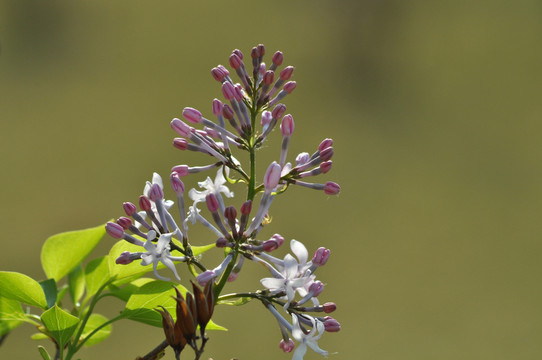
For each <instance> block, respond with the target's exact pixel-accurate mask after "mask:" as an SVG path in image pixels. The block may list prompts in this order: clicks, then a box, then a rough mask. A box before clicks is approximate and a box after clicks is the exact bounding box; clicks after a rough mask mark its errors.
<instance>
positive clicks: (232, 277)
mask: <svg viewBox="0 0 542 360" xmlns="http://www.w3.org/2000/svg"><path fill="white" fill-rule="evenodd" d="M238 276H239V273H236V272H233V271H232V272H231V273H230V275H229V276H228V282H234V281H235V280H237V277H238Z"/></svg>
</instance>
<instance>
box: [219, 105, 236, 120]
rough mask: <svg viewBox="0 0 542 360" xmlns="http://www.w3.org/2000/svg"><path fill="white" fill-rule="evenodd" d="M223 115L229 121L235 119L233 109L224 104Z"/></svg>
mask: <svg viewBox="0 0 542 360" xmlns="http://www.w3.org/2000/svg"><path fill="white" fill-rule="evenodd" d="M222 115H224V117H225V118H226V119H228V120H232V119H233V109H232V108H231V106H229V105H228V104H224V109H223V110H222Z"/></svg>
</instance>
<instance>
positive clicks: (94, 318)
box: [81, 314, 111, 347]
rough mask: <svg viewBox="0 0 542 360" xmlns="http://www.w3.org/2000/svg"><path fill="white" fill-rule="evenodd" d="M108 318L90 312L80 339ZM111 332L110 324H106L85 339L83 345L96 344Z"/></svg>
mask: <svg viewBox="0 0 542 360" xmlns="http://www.w3.org/2000/svg"><path fill="white" fill-rule="evenodd" d="M108 320H109V319H108V318H106V317H105V316H103V315H100V314H92V315H90V317H89V318H88V321H87V324H86V325H85V329H84V330H83V334H82V335H81V339H85V338H86V337H87V336H88V335H89V334H90V333H91V332H93V331H94V330H95V329H96V328H97V327H98V326H100V325H102V324H103V323H105V322H107V321H108ZM110 334H111V324H108V325H106V326H104V327H103V328H101V329H100V330H98V331H97V332H96V333H95V334H94V335H92V336H91V337H90V338H89V339H88V340H87V341H85V346H87V347H88V346H92V345H95V344H98V343H100V342H102V341H104V340H105V339H107V338H108V337H109V335H110Z"/></svg>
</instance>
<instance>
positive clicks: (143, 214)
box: [134, 173, 173, 229]
mask: <svg viewBox="0 0 542 360" xmlns="http://www.w3.org/2000/svg"><path fill="white" fill-rule="evenodd" d="M153 184H158V186H160V188H161V189H162V192H164V182H163V181H162V177H161V176H160V174H158V173H153V174H152V182H151V181H147V182H146V183H145V187H144V188H143V195H145V196H146V197H150V193H151V187H152V185H153ZM162 201H163V202H164V208H165V209H166V210H169V208H171V207H172V206H173V201H172V200H165V199H164V200H162ZM151 211H152V212H153V213H154V215H155V216H156V218H160V214H158V210H157V209H156V204H155V203H154V202H153V201H151ZM137 214H138V215H139V216H141V218H143V219H147V213H146V212H145V211H139V212H138V213H137ZM134 225H135V226H136V227H137V228H138V229H139V227H140V226H141V224H140V223H139V222H137V221H135V222H134Z"/></svg>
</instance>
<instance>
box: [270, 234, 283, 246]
mask: <svg viewBox="0 0 542 360" xmlns="http://www.w3.org/2000/svg"><path fill="white" fill-rule="evenodd" d="M271 239H274V240H275V241H276V242H277V244H278V246H282V244H284V237H282V236H281V235H280V234H275V235H273V236H271Z"/></svg>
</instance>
